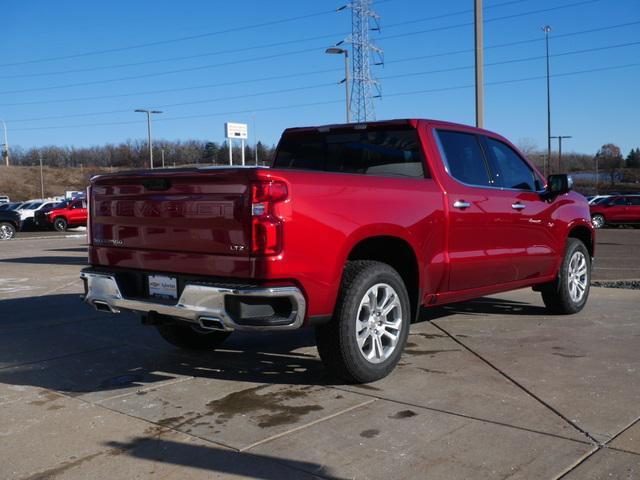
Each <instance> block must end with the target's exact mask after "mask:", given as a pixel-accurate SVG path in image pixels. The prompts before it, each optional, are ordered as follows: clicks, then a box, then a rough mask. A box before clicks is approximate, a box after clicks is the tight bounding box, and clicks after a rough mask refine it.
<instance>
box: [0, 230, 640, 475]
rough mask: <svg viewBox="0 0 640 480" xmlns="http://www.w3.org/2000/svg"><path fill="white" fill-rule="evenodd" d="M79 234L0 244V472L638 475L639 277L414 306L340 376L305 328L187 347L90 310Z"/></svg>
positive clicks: (627, 233)
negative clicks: (555, 292) (348, 375)
mask: <svg viewBox="0 0 640 480" xmlns="http://www.w3.org/2000/svg"><path fill="white" fill-rule="evenodd" d="M604 232H606V234H609V232H610V234H611V235H615V234H617V233H620V234H623V236H624V238H623V239H620V238H619V237H615V238H614V239H613V240H611V241H610V243H623V244H626V243H625V242H634V241H635V240H633V239H635V238H636V237H634V236H633V235H635V233H636V232H638V231H632V230H605V231H604ZM598 233H599V234H600V233H601V232H598ZM638 233H640V232H638ZM638 238H640V237H638ZM629 239H631V240H629ZM605 243H606V242H605ZM639 243H640V242H639ZM604 247H605V246H603V247H602V248H599V249H598V252H599V253H600V252H602V251H603V248H604ZM629 248H635V247H634V246H631V247H627V251H628V249H629ZM84 250H85V249H84V247H83V245H82V244H81V240H80V239H78V238H47V239H33V238H28V239H27V238H24V239H21V240H17V241H11V242H3V243H2V244H0V271H1V272H2V274H1V275H0V439H1V440H0V478H30V479H35V478H47V479H48V478H56V479H64V478H67V479H85V478H97V479H100V478H105V479H107V478H108V479H113V478H181V479H192V478H193V479H196V478H260V479H281V478H301V479H311V478H380V479H382V478H385V479H386V478H394V479H395V478H397V479H401V478H402V479H404V478H415V479H424V478H456V479H457V478H487V479H493V478H549V479H552V478H561V477H562V478H567V479H571V480H574V479H585V478H586V479H589V478H593V479H600V478H624V479H628V478H640V422H639V418H640V403H639V402H638V399H639V398H640V377H639V375H640V352H639V351H638V348H637V346H638V342H639V341H640V322H639V321H638V319H637V317H638V316H637V308H638V305H640V292H639V291H632V290H620V289H604V288H593V289H592V291H591V298H590V301H589V304H588V306H587V308H586V309H585V310H584V311H583V312H581V313H580V314H578V315H575V316H563V317H558V316H550V315H547V314H546V311H545V310H544V308H543V306H542V302H541V300H540V297H539V295H538V294H535V293H534V292H532V291H531V290H529V289H526V290H520V291H516V292H511V293H508V294H503V295H497V296H494V297H492V298H484V299H480V300H476V301H473V302H466V303H463V304H456V305H452V306H449V307H445V308H438V309H433V310H429V311H427V312H425V313H424V315H423V318H422V321H421V322H420V323H418V324H416V325H414V326H413V327H412V331H411V335H410V338H409V345H408V347H407V351H406V353H405V355H404V356H403V359H402V361H401V364H400V365H399V367H398V369H397V370H396V371H395V372H394V373H393V374H392V375H391V376H389V377H387V378H385V379H383V380H381V381H379V382H376V383H373V384H370V385H364V386H353V385H343V384H340V383H338V382H336V381H335V380H334V379H332V378H330V377H328V376H327V375H326V373H325V371H324V369H323V367H322V365H321V363H320V361H319V359H318V357H317V353H316V350H315V347H314V346H313V335H312V332H310V331H300V332H288V333H281V334H268V333H262V334H246V333H244V334H243V333H234V334H233V335H232V336H231V337H230V338H229V340H228V341H227V342H226V343H225V345H224V347H223V349H221V350H220V351H218V352H211V353H201V354H190V353H185V352H182V351H179V350H177V349H175V348H174V347H172V346H171V345H169V344H167V343H165V342H164V341H163V340H162V339H161V338H160V337H159V335H157V333H156V332H155V330H154V329H153V328H151V327H143V326H141V325H140V324H139V322H138V320H137V319H136V318H135V317H134V316H133V315H129V314H123V315H119V316H114V315H107V314H101V313H98V312H95V311H93V310H91V309H89V308H88V307H86V306H85V305H83V304H81V302H80V301H79V299H78V294H79V293H80V282H79V281H78V280H77V276H78V271H79V269H80V267H81V266H82V265H83V264H84V259H85V252H84ZM615 255H616V253H615V252H614V255H613V256H615ZM605 265H607V264H605ZM611 265H612V267H607V268H618V267H616V265H618V264H611ZM626 266H629V262H626V265H625V267H626ZM632 268H634V267H632ZM625 274H626V273H625ZM620 278H622V277H620ZM627 278H630V277H627Z"/></svg>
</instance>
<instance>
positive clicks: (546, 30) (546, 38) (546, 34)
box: [542, 25, 551, 176]
mask: <svg viewBox="0 0 640 480" xmlns="http://www.w3.org/2000/svg"><path fill="white" fill-rule="evenodd" d="M542 31H543V32H544V43H545V48H546V52H547V53H546V57H547V161H546V163H545V166H544V174H545V176H546V175H547V173H548V171H547V166H548V168H549V170H551V82H550V80H549V78H550V76H549V32H551V27H550V26H549V25H545V26H544V27H542Z"/></svg>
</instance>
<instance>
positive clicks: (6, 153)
mask: <svg viewBox="0 0 640 480" xmlns="http://www.w3.org/2000/svg"><path fill="white" fill-rule="evenodd" d="M0 122H2V128H3V129H4V151H3V152H2V153H3V155H4V161H5V164H6V165H7V167H8V166H9V141H8V140H7V124H6V123H4V120H0Z"/></svg>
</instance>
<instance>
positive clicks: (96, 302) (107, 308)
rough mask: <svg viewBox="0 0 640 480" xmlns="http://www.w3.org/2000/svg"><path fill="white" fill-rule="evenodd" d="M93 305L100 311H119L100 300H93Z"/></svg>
mask: <svg viewBox="0 0 640 480" xmlns="http://www.w3.org/2000/svg"><path fill="white" fill-rule="evenodd" d="M93 306H94V307H95V309H96V310H98V311H100V312H108V313H119V312H118V311H117V310H114V309H113V308H111V306H110V305H109V304H108V303H107V302H103V301H101V300H94V301H93Z"/></svg>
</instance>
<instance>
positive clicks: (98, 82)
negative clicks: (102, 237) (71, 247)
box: [0, 0, 602, 95]
mask: <svg viewBox="0 0 640 480" xmlns="http://www.w3.org/2000/svg"><path fill="white" fill-rule="evenodd" d="M599 1H602V0H583V1H580V2H574V3H570V4H565V5H559V6H556V7H551V8H546V9H538V10H532V11H529V12H522V13H518V14H513V15H505V16H502V17H495V18H491V19H487V20H485V23H486V22H494V21H499V20H507V19H511V18H515V17H522V16H527V15H533V14H536V13H541V12H548V11H554V10H558V9H563V8H570V7H575V6H580V5H585V4H589V3H595V2H599ZM470 25H473V22H467V23H460V24H456V25H447V26H442V27H436V28H431V29H426V30H419V31H415V32H407V33H401V34H397V35H391V36H386V37H385V36H382V37H378V38H379V39H381V40H382V39H386V40H389V39H395V38H401V37H407V36H413V35H421V34H424V33H432V32H437V31H442V30H450V29H455V28H460V27H465V26H470ZM322 48H324V45H323V46H319V47H314V48H307V49H302V50H294V51H289V52H283V53H277V54H272V55H261V56H257V57H251V58H246V59H241V60H233V61H228V62H223V63H216V64H209V65H201V66H197V67H190V68H182V69H175V70H169V71H163V72H155V73H146V74H140V75H133V76H128V77H120V78H111V79H102V80H94V81H88V82H79V83H72V84H64V85H53V86H46V87H37V88H28V89H19V90H7V91H3V92H0V95H10V94H16V93H29V92H36V91H49V90H58V89H64V88H75V87H84V86H91V85H101V84H106V83H113V82H120V81H127V80H138V79H143V78H150V77H157V76H164V75H172V74H176V73H186V72H194V71H199V70H206V69H210V68H217V67H222V66H230V65H238V64H242V63H249V62H255V61H262V60H268V59H272V58H279V57H286V56H290V55H298V54H303V53H309V52H312V51H317V50H319V49H322ZM1 66H2V65H0V67H1Z"/></svg>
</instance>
